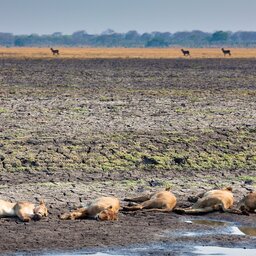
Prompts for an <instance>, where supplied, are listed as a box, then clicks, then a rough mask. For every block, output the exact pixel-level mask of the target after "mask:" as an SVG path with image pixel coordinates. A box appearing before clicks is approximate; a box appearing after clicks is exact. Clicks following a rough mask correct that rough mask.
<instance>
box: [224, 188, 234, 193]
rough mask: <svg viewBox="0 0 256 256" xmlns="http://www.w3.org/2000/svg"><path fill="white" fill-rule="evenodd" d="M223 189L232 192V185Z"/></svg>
mask: <svg viewBox="0 0 256 256" xmlns="http://www.w3.org/2000/svg"><path fill="white" fill-rule="evenodd" d="M225 190H228V191H231V192H232V190H233V189H232V187H226V188H225Z"/></svg>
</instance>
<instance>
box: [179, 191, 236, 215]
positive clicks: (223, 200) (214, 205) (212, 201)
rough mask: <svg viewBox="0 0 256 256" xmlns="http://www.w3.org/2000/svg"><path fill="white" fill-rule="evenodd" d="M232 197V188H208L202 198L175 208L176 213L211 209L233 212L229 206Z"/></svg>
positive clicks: (194, 212) (205, 211) (232, 201)
mask: <svg viewBox="0 0 256 256" xmlns="http://www.w3.org/2000/svg"><path fill="white" fill-rule="evenodd" d="M233 203H234V198H233V193H232V188H230V187H228V188H224V189H220V190H210V191H208V192H206V193H204V194H203V195H202V198H200V199H198V201H197V202H196V203H195V204H194V205H193V206H192V207H189V208H185V209H182V208H176V209H175V212H177V213H186V214H198V213H207V212H213V211H218V210H221V211H224V212H233V210H230V208H231V207H232V206H233Z"/></svg>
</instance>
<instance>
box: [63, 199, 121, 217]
mask: <svg viewBox="0 0 256 256" xmlns="http://www.w3.org/2000/svg"><path fill="white" fill-rule="evenodd" d="M119 209H120V201H119V199H117V198H115V197H100V198H98V199H96V200H94V201H92V202H89V203H87V205H86V206H85V207H82V208H78V209H76V210H74V211H72V212H68V213H63V214H61V215H60V219H62V220H75V219H84V218H94V219H96V220H118V216H117V215H118V212H119Z"/></svg>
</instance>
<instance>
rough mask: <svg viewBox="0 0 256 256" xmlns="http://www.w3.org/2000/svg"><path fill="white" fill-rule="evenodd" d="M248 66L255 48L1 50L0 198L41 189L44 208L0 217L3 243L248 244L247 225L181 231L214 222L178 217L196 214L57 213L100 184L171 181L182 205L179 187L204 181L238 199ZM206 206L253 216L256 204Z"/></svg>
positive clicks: (102, 191) (14, 246) (242, 190)
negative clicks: (44, 214)
mask: <svg viewBox="0 0 256 256" xmlns="http://www.w3.org/2000/svg"><path fill="white" fill-rule="evenodd" d="M255 71H256V60H255V59H169V60H167V59H90V60H89V59H87V60H86V59H83V60H79V59H52V60H50V59H15V58H11V59H8V58H1V59H0V198H1V199H6V200H11V201H17V200H30V201H33V202H37V201H38V200H39V199H40V198H44V199H45V201H46V203H47V205H48V206H49V212H50V215H49V217H48V218H46V219H44V220H41V221H39V222H34V221H32V222H30V223H22V222H20V221H19V220H17V219H15V218H14V219H12V218H2V219H0V240H1V243H0V253H1V254H7V253H10V254H13V253H14V252H30V253H35V254H38V252H42V251H45V252H47V251H53V250H54V251H55V250H57V251H58V250H64V251H65V250H68V251H73V250H79V249H98V248H100V249H102V250H104V249H108V248H110V247H122V246H131V245H132V246H133V245H137V246H143V245H144V244H152V243H157V244H164V245H166V246H167V247H168V245H169V247H170V249H169V251H168V252H166V255H179V254H178V253H179V252H180V253H181V252H182V251H183V252H184V248H187V247H188V246H193V245H218V246H229V247H246V248H255V237H253V236H237V235H232V234H228V233H227V234H222V233H221V234H219V233H218V230H216V232H210V234H209V232H208V233H207V232H205V233H204V235H203V236H202V235H195V236H186V235H184V234H186V233H187V232H201V231H202V232H203V231H205V230H208V229H210V230H215V228H214V227H207V226H205V225H202V224H198V223H193V224H191V223H189V222H186V220H191V219H194V218H195V219H198V218H199V219H200V218H202V217H201V216H195V217H190V216H189V217H186V216H181V215H177V214H175V213H168V214H167V213H165V214H164V213H152V212H150V213H149V212H147V213H146V212H138V213H126V214H125V213H120V216H119V217H120V219H119V221H117V222H97V221H94V220H79V221H60V220H59V219H58V215H59V214H60V213H62V212H64V211H67V210H70V209H72V208H74V207H78V206H80V205H81V204H83V203H84V202H85V201H86V200H89V199H93V198H95V197H98V196H101V195H115V196H117V197H119V198H120V199H123V198H124V197H127V196H133V195H136V194H138V193H143V192H146V191H157V190H160V189H163V188H165V187H171V190H172V191H173V193H174V194H175V195H176V196H177V199H178V206H181V207H185V206H190V205H191V203H189V202H188V200H187V198H188V196H190V195H195V194H198V193H200V192H202V191H206V190H208V189H212V188H221V187H223V186H227V185H228V186H232V187H233V189H234V196H235V200H236V202H237V201H238V200H239V199H240V198H242V197H243V196H244V195H245V194H246V193H247V192H248V191H251V190H255V186H256V176H255V168H256V136H255V134H256V90H255V89H256V76H255V73H256V72H255ZM122 203H124V202H122ZM206 217H207V218H209V219H214V220H222V221H227V222H228V223H233V224H232V225H235V226H238V227H239V226H250V227H254V228H256V224H255V220H256V214H252V215H250V216H249V217H248V216H238V215H230V214H227V213H212V214H208V215H207V216H203V218H206ZM170 245H172V246H174V245H176V246H177V248H179V250H178V251H177V250H173V248H174V247H171V246H170ZM177 248H176V249H177ZM147 253H149V254H150V253H151V254H152V253H156V252H154V251H153V250H152V251H149V252H147ZM142 254H143V253H142ZM144 254H146V252H144ZM162 254H163V252H162Z"/></svg>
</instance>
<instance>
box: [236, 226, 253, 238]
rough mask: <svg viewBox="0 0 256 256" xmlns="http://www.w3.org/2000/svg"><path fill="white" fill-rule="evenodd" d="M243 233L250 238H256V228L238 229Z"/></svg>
mask: <svg viewBox="0 0 256 256" xmlns="http://www.w3.org/2000/svg"><path fill="white" fill-rule="evenodd" d="M238 228H239V230H240V231H241V232H243V233H244V234H246V235H248V236H256V227H238Z"/></svg>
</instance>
